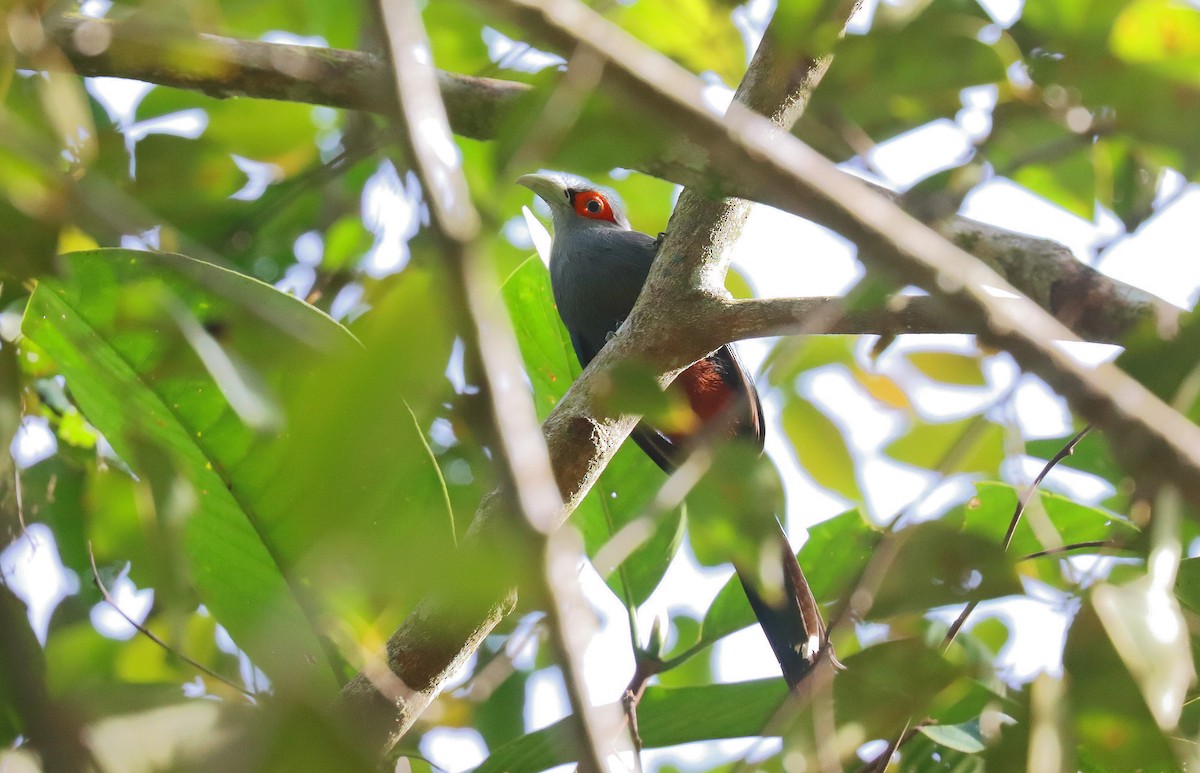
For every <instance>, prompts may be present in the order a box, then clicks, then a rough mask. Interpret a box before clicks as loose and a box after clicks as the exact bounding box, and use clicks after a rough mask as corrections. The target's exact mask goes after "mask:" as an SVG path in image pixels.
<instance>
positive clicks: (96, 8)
mask: <svg viewBox="0 0 1200 773" xmlns="http://www.w3.org/2000/svg"><path fill="white" fill-rule="evenodd" d="M110 8H112V0H83V2H82V3H80V4H79V13H80V15H81V16H87V17H90V18H92V19H102V18H104V16H105V15H106V14H107V13H108V10H109V9H110Z"/></svg>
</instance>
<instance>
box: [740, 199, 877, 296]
mask: <svg viewBox="0 0 1200 773" xmlns="http://www.w3.org/2000/svg"><path fill="white" fill-rule="evenodd" d="M732 249H733V251H732V255H731V257H732V260H733V263H734V266H735V267H736V268H737V269H738V270H739V271H741V272H742V273H743V275H745V276H746V277H747V278H748V279H749V280H750V283H751V286H752V287H753V288H754V289H755V291H756V294H758V295H759V296H761V297H766V298H782V297H791V296H800V295H841V294H843V293H845V292H846V291H848V290H849V289H850V288H851V287H853V286H854V284H855V283H856V282H858V280H859V278H860V277H861V276H862V272H863V269H862V265H861V264H860V263H859V262H858V261H857V260H856V259H855V257H854V255H855V249H854V246H853V245H852V244H851V243H850V242H848V241H846V240H845V239H843V238H842V237H840V236H838V235H837V234H835V233H833V232H832V231H830V230H828V229H826V228H822V227H821V226H819V225H816V224H815V223H811V222H809V221H807V220H803V219H802V218H799V217H796V216H795V215H791V214H788V213H786V212H781V211H780V210H778V209H775V208H773V207H767V206H763V205H761V204H759V205H755V206H754V207H753V209H752V210H751V212H750V217H749V219H748V220H747V222H746V227H745V229H744V230H743V232H742V237H741V238H740V239H738V240H737V243H736V244H735V245H734V246H733V248H732Z"/></svg>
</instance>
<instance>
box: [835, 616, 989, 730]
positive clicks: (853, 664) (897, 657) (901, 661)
mask: <svg viewBox="0 0 1200 773" xmlns="http://www.w3.org/2000/svg"><path fill="white" fill-rule="evenodd" d="M845 665H846V670H845V671H844V672H842V673H840V674H838V676H837V678H836V679H835V680H834V682H833V692H834V701H835V702H834V707H835V710H836V711H837V714H838V722H839V723H840V724H842V725H843V726H848V725H850V724H857V725H859V726H860V727H861V728H862V731H863V733H864V736H865V737H868V738H890V737H892V736H894V735H895V734H896V733H898V732H901V731H902V729H903V727H904V725H905V724H907V722H908V721H909V719H910V718H911V717H913V716H917V715H920V716H924V715H925V713H926V712H927V710H928V708H929V707H930V706H931V705H932V704H933V703H934V702H935V699H936V698H937V697H938V695H939V693H941V692H942V691H943V690H945V689H946V688H947V687H949V686H950V685H952V684H954V683H955V681H956V680H958V679H960V678H961V677H963V676H964V675H966V673H968V671H967V668H966V666H965V665H964V664H962V663H957V662H954V661H952V660H951V659H949V658H947V657H946V656H945V655H943V653H942V652H941V651H940V648H939V647H938V646H936V645H934V646H929V645H927V644H926V643H924V642H922V641H921V640H920V639H900V640H898V641H889V642H884V643H882V644H877V645H875V646H873V647H867V648H866V649H864V650H862V651H861V652H857V653H855V654H854V655H852V656H850V657H848V658H846V661H845Z"/></svg>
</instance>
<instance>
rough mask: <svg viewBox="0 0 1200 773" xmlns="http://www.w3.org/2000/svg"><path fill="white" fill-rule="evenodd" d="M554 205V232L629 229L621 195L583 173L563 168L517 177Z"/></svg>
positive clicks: (551, 211) (551, 210)
mask: <svg viewBox="0 0 1200 773" xmlns="http://www.w3.org/2000/svg"><path fill="white" fill-rule="evenodd" d="M517 184H518V185H524V186H525V187H526V188H528V189H530V190H531V191H533V192H534V193H536V194H537V195H538V198H540V199H541V200H542V201H544V202H546V204H547V205H549V207H550V216H551V217H552V218H553V219H554V232H555V233H563V232H564V231H569V230H573V229H575V228H614V227H615V228H621V229H623V230H626V231H627V230H629V219H628V218H626V217H625V206H624V205H623V204H622V203H621V198H620V197H619V196H617V194H616V193H614V192H613V191H611V190H609V189H608V188H602V187H600V186H598V185H595V184H593V183H591V182H589V181H588V180H585V179H583V178H582V177H577V176H575V175H570V174H564V173H562V172H544V173H540V174H527V175H524V176H522V177H520V178H518V179H517Z"/></svg>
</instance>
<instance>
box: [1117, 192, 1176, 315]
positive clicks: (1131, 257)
mask: <svg viewBox="0 0 1200 773" xmlns="http://www.w3.org/2000/svg"><path fill="white" fill-rule="evenodd" d="M1197 221H1200V185H1189V186H1188V187H1187V190H1186V192H1185V193H1183V194H1182V195H1180V196H1179V197H1178V198H1177V199H1176V200H1175V201H1174V202H1173V203H1171V204H1170V205H1168V206H1167V208H1166V209H1164V210H1162V211H1160V212H1159V213H1158V214H1157V215H1155V216H1154V217H1152V218H1151V219H1150V220H1149V221H1148V222H1146V223H1145V224H1143V225H1142V227H1141V228H1139V229H1138V231H1137V233H1136V234H1135V235H1134V236H1132V237H1131V238H1128V239H1124V240H1122V241H1120V242H1118V243H1117V244H1115V245H1114V246H1113V247H1112V249H1110V250H1108V251H1107V252H1105V253H1104V254H1103V255H1102V256H1101V258H1100V260H1099V261H1097V267H1098V268H1099V269H1100V270H1101V271H1103V272H1104V273H1106V274H1108V275H1109V276H1111V277H1113V278H1115V279H1120V280H1121V281H1123V282H1128V283H1129V284H1132V285H1135V286H1137V287H1141V288H1143V289H1145V290H1147V291H1148V292H1151V293H1154V294H1155V295H1157V296H1159V297H1160V298H1163V299H1164V300H1167V301H1170V302H1171V303H1174V304H1176V305H1178V306H1182V307H1183V308H1187V309H1190V308H1191V307H1192V306H1194V305H1195V304H1196V301H1197V300H1198V296H1200V260H1198V259H1197V257H1198V255H1197V250H1196V240H1195V239H1194V238H1192V237H1189V236H1186V235H1185V234H1189V233H1191V231H1192V230H1193V229H1194V228H1195V224H1196V222H1197Z"/></svg>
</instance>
